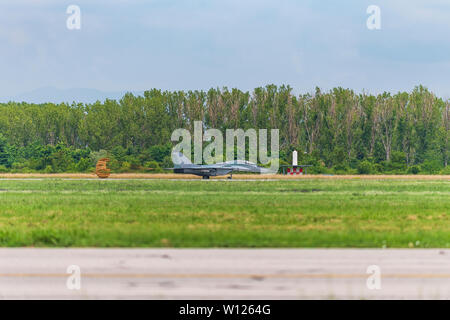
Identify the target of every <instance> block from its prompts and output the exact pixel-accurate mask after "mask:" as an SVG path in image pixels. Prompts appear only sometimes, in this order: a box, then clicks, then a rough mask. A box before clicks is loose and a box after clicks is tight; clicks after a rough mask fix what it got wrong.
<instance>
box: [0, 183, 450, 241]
mask: <svg viewBox="0 0 450 320" xmlns="http://www.w3.org/2000/svg"><path fill="white" fill-rule="evenodd" d="M0 246H58V247H59V246H74V247H85V246H95V247H119V246H120V247H383V246H386V247H442V248H444V247H450V180H449V179H439V178H438V177H436V179H433V178H430V179H421V180H414V179H401V178H400V179H380V178H378V179H363V178H362V179H314V178H309V179H301V180H281V181H237V180H236V181H226V180H221V181H214V180H212V181H201V180H192V181H176V180H61V179H43V180H1V181H0Z"/></svg>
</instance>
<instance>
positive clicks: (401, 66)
mask: <svg viewBox="0 0 450 320" xmlns="http://www.w3.org/2000/svg"><path fill="white" fill-rule="evenodd" d="M69 5H78V6H79V7H80V9H81V29H80V30H68V29H67V27H66V20H67V18H68V17H69V14H67V13H66V10H67V7H68V6H69ZM369 5H378V6H379V7H380V9H381V30H369V29H368V28H367V26H366V20H367V18H368V17H369V14H367V13H366V10H367V7H368V6H369ZM0 56H1V59H0V97H11V96H15V95H19V94H21V93H23V92H27V91H32V90H35V89H38V88H43V87H56V88H60V89H69V88H89V89H97V90H102V91H110V92H113V91H124V90H130V91H141V90H146V89H149V88H154V87H156V88H161V89H170V90H174V89H208V88H210V87H222V86H228V87H238V88H240V89H243V90H251V89H252V88H254V87H257V86H262V85H266V84H269V83H274V84H289V85H291V86H292V87H293V88H294V89H295V91H296V92H297V93H299V92H307V91H312V90H313V88H314V87H315V86H319V87H321V88H324V89H329V88H332V87H334V86H342V87H348V88H352V89H355V90H356V91H362V90H365V91H367V92H371V93H378V92H380V91H384V90H386V91H391V92H396V91H399V90H408V91H409V90H411V89H412V88H413V87H414V86H415V85H418V84H423V85H425V86H427V87H428V88H430V89H431V90H432V91H434V92H436V93H437V94H438V95H441V96H443V97H445V98H448V97H450V1H448V0H422V1H419V0H395V1H392V0H386V1H382V0H370V1H364V0H347V1H345V0H344V1H336V0H321V1H317V0H303V1H302V0H297V1H294V0H277V1H275V0H273V1H269V0H192V1H189V0H184V1H182V0H152V1H150V0H149V1H145V0H127V1H125V0H96V1H94V0H79V1H75V0H70V1H65V0H33V1H31V0H29V1H25V0H2V1H1V2H0Z"/></svg>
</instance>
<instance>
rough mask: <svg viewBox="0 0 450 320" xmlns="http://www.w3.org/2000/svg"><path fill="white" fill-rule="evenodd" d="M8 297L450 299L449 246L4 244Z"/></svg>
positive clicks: (0, 262)
mask: <svg viewBox="0 0 450 320" xmlns="http://www.w3.org/2000/svg"><path fill="white" fill-rule="evenodd" d="M0 297H1V298H3V299H450V250H448V249H36V248H23V249H22V248H21V249H15V248H12V249H6V248H5V249H0Z"/></svg>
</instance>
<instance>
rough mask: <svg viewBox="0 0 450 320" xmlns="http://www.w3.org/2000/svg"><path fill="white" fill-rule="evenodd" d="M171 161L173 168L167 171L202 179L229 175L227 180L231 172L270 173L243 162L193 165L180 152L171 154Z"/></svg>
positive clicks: (231, 175) (230, 177) (231, 174)
mask: <svg viewBox="0 0 450 320" xmlns="http://www.w3.org/2000/svg"><path fill="white" fill-rule="evenodd" d="M172 161H173V163H174V164H175V167H174V168H167V169H170V170H173V172H174V173H184V174H195V175H197V176H201V177H202V178H203V179H209V177H211V176H212V177H214V176H224V175H227V174H230V176H229V177H228V179H232V177H233V172H251V173H270V171H269V170H268V169H266V168H261V167H258V166H257V165H256V164H254V163H252V162H249V161H243V160H234V161H226V162H220V163H216V164H207V165H200V164H193V163H192V162H191V161H190V160H189V159H188V158H187V157H186V156H185V155H184V154H182V153H181V152H174V153H172Z"/></svg>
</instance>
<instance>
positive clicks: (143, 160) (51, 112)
mask: <svg viewBox="0 0 450 320" xmlns="http://www.w3.org/2000/svg"><path fill="white" fill-rule="evenodd" d="M449 108H450V103H449V101H445V100H443V99H442V98H439V97H437V96H436V95H435V94H433V93H432V92H430V91H429V90H428V89H427V88H425V87H423V86H418V87H416V88H414V89H413V90H412V91H411V92H398V93H396V94H391V93H387V92H385V93H383V94H378V95H372V94H367V93H364V92H363V93H355V92H354V91H352V90H350V89H344V88H334V89H332V90H330V91H327V92H323V91H322V90H320V89H319V88H316V90H315V92H313V93H305V94H299V95H296V94H294V93H293V90H292V88H291V87H290V86H285V85H283V86H275V85H267V86H265V87H259V88H256V89H254V90H253V91H252V92H244V91H241V90H239V89H231V90H230V89H228V88H222V89H218V88H216V89H210V90H208V91H187V92H186V91H173V92H172V91H162V90H157V89H153V90H149V91H146V92H145V93H144V94H143V95H142V96H134V95H132V94H130V93H128V94H126V95H124V96H123V97H122V99H120V100H119V101H116V100H105V101H104V102H100V101H98V102H96V103H93V104H84V103H75V102H74V103H72V104H66V103H61V104H53V103H45V104H29V103H17V102H9V103H3V104H0V111H1V112H0V171H3V172H8V171H11V172H33V171H45V172H70V171H72V172H86V171H89V170H91V169H92V168H93V166H94V165H95V162H96V160H97V159H98V158H99V157H102V156H109V157H110V158H111V159H112V161H111V164H110V166H111V168H112V169H113V171H116V172H125V171H133V170H134V171H139V170H141V171H142V170H147V169H148V168H152V169H154V170H156V171H159V170H160V168H163V167H170V166H171V165H172V164H171V160H170V150H171V148H172V145H173V143H172V142H171V141H170V137H171V134H172V132H173V130H175V129H177V128H186V129H188V130H190V131H191V132H192V131H193V124H194V121H203V124H204V126H205V128H216V129H220V130H222V132H225V130H226V129H233V128H234V129H237V128H242V129H244V130H246V129H249V128H254V129H279V130H280V162H281V163H282V164H283V163H285V164H287V163H290V161H291V154H292V151H293V150H297V151H298V152H299V161H300V162H301V163H304V164H312V165H313V166H314V167H313V169H312V172H316V173H421V172H423V173H449V167H448V161H449V154H450V147H449V135H450V110H449Z"/></svg>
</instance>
